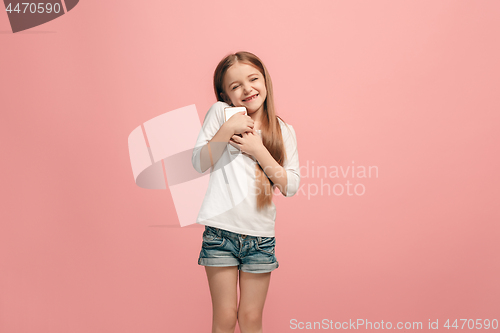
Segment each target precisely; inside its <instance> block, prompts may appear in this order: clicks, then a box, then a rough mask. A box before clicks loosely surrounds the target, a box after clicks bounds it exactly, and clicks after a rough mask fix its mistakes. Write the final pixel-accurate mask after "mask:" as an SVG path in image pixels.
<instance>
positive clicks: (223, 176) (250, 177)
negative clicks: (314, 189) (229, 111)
mask: <svg viewBox="0 0 500 333" xmlns="http://www.w3.org/2000/svg"><path fill="white" fill-rule="evenodd" d="M226 107H229V105H228V104H227V103H224V102H216V103H215V104H213V105H212V106H211V107H210V110H208V112H207V114H206V115H205V120H204V121H203V126H202V128H201V130H200V133H199V135H198V139H197V141H196V145H195V148H194V150H193V157H192V163H193V167H194V168H195V169H196V171H198V172H199V173H202V170H201V167H200V151H201V149H202V148H203V147H204V146H205V145H206V144H207V142H208V141H210V140H211V139H212V138H213V137H214V135H215V134H216V133H217V131H218V130H219V129H220V127H221V126H222V124H223V123H224V121H225V119H224V108H226ZM277 119H278V121H279V124H280V127H281V133H282V137H283V143H284V145H285V149H286V159H285V162H284V165H283V168H284V169H285V171H286V174H287V193H286V197H291V196H293V195H294V194H295V193H296V192H297V190H298V189H299V184H300V173H299V153H298V151H297V138H296V135H295V130H294V129H293V127H292V126H291V125H286V124H285V123H284V122H283V121H282V120H281V119H279V118H277ZM259 134H260V133H259ZM213 144H217V143H211V146H212V145H213ZM229 148H231V149H233V150H234V149H237V148H234V147H233V146H232V145H231V144H230V143H229V142H228V143H227V147H226V148H225V149H224V151H223V153H222V155H221V157H220V158H219V160H218V161H217V162H216V163H215V164H214V171H212V172H211V174H210V180H209V183H208V188H207V191H206V194H205V198H204V200H203V203H202V206H201V208H200V212H199V213H198V218H197V220H196V223H198V224H202V225H208V226H211V227H216V228H220V229H224V230H228V231H231V232H235V233H239V234H244V235H250V236H261V237H274V235H275V232H274V223H275V220H276V206H275V205H274V202H273V203H272V205H270V206H267V207H266V208H264V209H262V210H261V211H257V194H258V192H257V191H258V189H257V184H256V180H255V173H256V164H257V161H256V159H255V157H253V156H251V155H248V154H246V153H242V152H241V151H240V150H238V151H239V152H238V153H237V154H234V153H231V152H230V151H229ZM209 170H210V169H209ZM275 188H276V185H275V186H274V187H273V190H274V189H275ZM275 192H276V191H275Z"/></svg>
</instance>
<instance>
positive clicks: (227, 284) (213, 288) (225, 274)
mask: <svg viewBox="0 0 500 333" xmlns="http://www.w3.org/2000/svg"><path fill="white" fill-rule="evenodd" d="M205 271H206V273H207V278H208V285H209V287H210V295H211V296H212V304H213V307H214V311H217V310H218V309H220V310H223V311H227V310H236V309H237V305H238V299H237V298H238V295H237V283H238V266H228V267H214V266H205Z"/></svg>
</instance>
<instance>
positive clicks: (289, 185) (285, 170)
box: [254, 125, 300, 197]
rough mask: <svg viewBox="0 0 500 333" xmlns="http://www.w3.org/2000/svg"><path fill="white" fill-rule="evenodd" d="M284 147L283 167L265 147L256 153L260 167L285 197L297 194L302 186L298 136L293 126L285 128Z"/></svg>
mask: <svg viewBox="0 0 500 333" xmlns="http://www.w3.org/2000/svg"><path fill="white" fill-rule="evenodd" d="M283 137H284V142H283V143H284V145H285V149H286V159H285V163H283V167H282V166H280V165H279V164H278V162H276V160H275V159H274V158H273V156H272V155H271V153H269V151H268V150H267V149H266V147H265V146H263V149H260V150H259V151H258V152H256V153H255V155H254V156H255V158H256V159H257V161H258V162H259V164H260V166H261V167H262V169H263V170H264V172H265V173H266V175H267V176H268V177H269V178H270V179H271V181H272V182H273V183H274V185H276V186H277V187H278V188H279V190H280V191H281V193H282V194H283V195H284V196H285V197H291V196H293V195H294V194H295V193H297V191H298V189H299V185H300V167H299V152H298V150H297V136H296V134H295V129H294V128H293V126H292V125H287V126H286V127H285V128H284V134H283Z"/></svg>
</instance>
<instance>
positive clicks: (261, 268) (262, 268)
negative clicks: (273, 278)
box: [198, 258, 279, 273]
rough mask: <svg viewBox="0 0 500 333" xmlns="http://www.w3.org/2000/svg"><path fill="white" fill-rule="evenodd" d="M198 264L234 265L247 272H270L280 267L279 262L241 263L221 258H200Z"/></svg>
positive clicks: (211, 265) (213, 265)
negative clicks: (222, 260)
mask: <svg viewBox="0 0 500 333" xmlns="http://www.w3.org/2000/svg"><path fill="white" fill-rule="evenodd" d="M198 265H201V266H210V267H234V266H237V267H238V269H239V270H240V271H242V272H245V273H270V272H272V271H274V270H275V269H276V268H278V267H279V262H277V261H276V262H273V263H270V264H264V263H262V264H239V263H238V262H237V261H232V260H229V261H225V260H224V262H221V260H220V259H219V258H199V259H198Z"/></svg>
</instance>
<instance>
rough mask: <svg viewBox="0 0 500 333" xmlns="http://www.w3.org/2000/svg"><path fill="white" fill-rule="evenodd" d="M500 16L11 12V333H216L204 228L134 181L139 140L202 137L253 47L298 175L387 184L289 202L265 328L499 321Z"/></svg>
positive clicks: (6, 208)
mask: <svg viewBox="0 0 500 333" xmlns="http://www.w3.org/2000/svg"><path fill="white" fill-rule="evenodd" d="M499 11H500V2H498V1H496V0H491V1H486V0H482V1H462V0H450V1H435V0H432V1H431V0H427V1H422V0H420V1H399V0H397V1H396V0H394V1H381V0H376V1H373V0H369V1H339V0H337V1H330V0H328V1H313V2H311V3H307V2H303V1H295V2H291V1H287V2H285V1H279V2H278V1H274V2H271V1H262V2H260V1H253V2H237V1H230V2H229V1H228V2H226V1H196V2H193V1H190V2H188V1H158V0H157V1H147V2H137V1H93V0H85V1H81V2H80V3H79V4H78V6H76V7H75V9H73V10H72V11H71V12H70V13H68V14H66V15H63V16H62V17H60V18H58V19H56V20H54V21H51V22H48V23H46V24H44V25H42V26H39V27H36V28H33V29H30V30H27V31H26V32H21V33H17V34H12V33H11V32H10V26H9V22H8V20H7V14H6V13H5V12H4V11H2V12H1V13H0V32H1V33H0V45H1V53H0V62H1V70H0V80H1V89H0V103H1V104H0V105H1V110H2V117H1V119H2V122H1V124H2V131H1V147H2V149H1V152H2V161H3V163H2V192H1V196H2V197H1V202H2V209H1V210H0V214H1V215H0V221H1V232H0V265H1V267H0V332H2V333H11V332H12V333H13V332H30V333H31V332H65V333H66V332H76V333H80V332H82V333H83V332H121V333H125V332H209V331H210V325H211V316H212V313H211V300H210V294H209V290H208V283H207V279H206V276H205V271H204V269H203V267H202V266H198V264H197V259H198V254H199V251H200V247H201V241H202V240H201V237H202V232H203V229H202V227H201V226H189V227H185V228H181V227H179V226H178V225H179V223H178V220H177V216H176V213H175V210H174V208H173V202H172V198H171V195H170V192H169V190H168V189H167V190H163V191H162V190H146V189H142V188H139V187H138V186H137V185H136V184H135V183H134V179H133V175H132V170H131V166H130V159H129V154H128V147H127V137H128V135H129V134H130V132H131V131H132V130H133V129H134V128H136V127H137V126H139V125H140V124H142V123H144V122H145V121H147V120H149V119H151V118H154V117H156V116H158V115H160V114H163V113H165V112H168V111H169V110H174V109H177V108H180V107H183V106H186V105H190V104H196V106H197V109H198V112H199V116H200V119H201V121H202V120H203V117H204V115H205V113H206V111H207V110H208V108H209V107H210V106H211V105H212V104H213V103H214V102H215V98H214V96H213V87H212V75H213V71H214V69H215V66H216V65H217V63H218V61H219V60H220V59H221V58H222V57H223V56H225V55H226V54H227V53H229V52H236V51H239V50H247V51H250V52H253V53H255V54H257V55H258V56H259V57H261V59H262V60H263V61H264V62H265V64H266V66H267V67H268V69H269V71H270V73H271V76H272V79H273V83H274V93H275V96H276V105H277V108H278V114H279V115H280V116H282V117H283V119H284V120H285V121H287V122H289V123H290V124H292V125H293V126H294V128H295V130H296V133H297V139H298V147H299V155H300V163H301V165H306V164H307V162H308V161H309V165H310V166H311V165H312V163H313V161H314V165H315V166H318V165H323V166H327V167H329V166H339V167H340V166H343V167H344V168H345V167H347V166H352V165H363V166H370V165H371V166H377V167H378V169H379V176H378V178H375V177H373V178H371V179H350V178H348V179H350V182H351V183H354V184H356V183H362V184H364V186H365V188H366V191H365V194H364V195H361V196H356V195H353V196H348V195H346V194H344V195H341V196H336V195H316V196H310V197H309V198H308V196H306V195H304V194H302V193H298V194H297V195H296V196H294V197H291V198H284V197H277V198H276V199H275V203H276V205H277V209H278V215H277V221H276V238H277V247H276V255H277V258H278V260H279V263H280V268H278V269H277V270H276V271H275V272H273V274H272V278H271V285H270V290H269V294H268V298H267V302H266V307H265V310H264V330H265V331H266V332H288V331H293V330H292V329H291V328H290V320H291V319H297V320H298V321H302V322H307V321H320V320H322V319H325V318H327V319H331V320H333V321H334V322H336V321H340V322H343V321H349V319H351V320H353V321H354V320H357V319H367V320H369V321H371V322H380V321H381V320H383V321H384V322H387V321H391V322H392V323H393V325H396V323H397V322H398V321H401V322H406V321H410V322H413V321H421V322H422V323H423V325H424V330H427V329H426V328H427V325H428V321H429V319H431V321H435V320H439V325H440V328H439V329H440V330H445V329H444V328H443V327H442V325H443V324H444V322H445V321H446V319H452V320H454V319H460V318H467V319H474V320H475V319H487V318H489V319H494V318H496V319H497V320H500V313H499V311H498V310H499V309H500V301H499V300H500V285H499V284H498V281H499V278H500V260H499V259H500V258H499V253H500V243H499V242H498V239H499V236H500V228H499V223H498V222H499V218H500V210H499V208H498V201H499V195H500V190H499V186H500V177H499V173H498V170H499V169H500V158H499V155H498V147H499V143H500V134H499V131H498V128H497V127H498V124H499V120H500V115H499V110H500V99H499V98H498V93H499V88H500V66H499V65H498V64H499V62H498V59H500V47H499V45H500V40H499V39H500V38H499V37H500V31H499V28H498V27H499V26H498V13H499ZM195 141H196V137H193V138H192V143H193V146H194V144H195ZM352 161H354V163H352ZM348 179H344V178H340V179H331V178H330V179H324V180H323V181H324V182H328V183H330V184H332V185H333V184H336V183H342V184H345V183H346V181H347V180H348ZM320 181H321V180H320V178H313V177H308V178H307V177H303V178H302V182H301V185H303V186H304V188H303V189H304V190H305V191H307V187H308V186H314V184H319V183H320ZM311 189H312V188H311ZM201 190H204V189H201ZM237 332H239V329H237Z"/></svg>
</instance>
